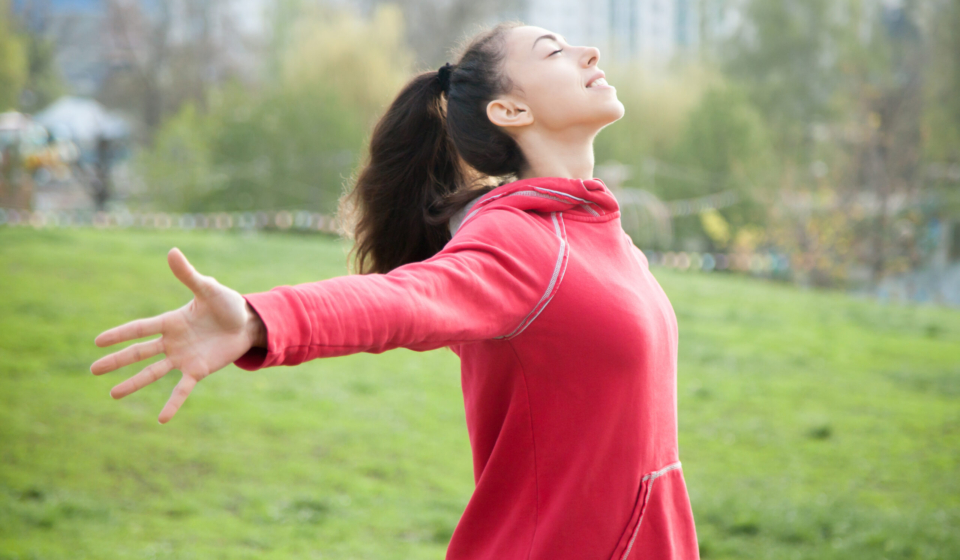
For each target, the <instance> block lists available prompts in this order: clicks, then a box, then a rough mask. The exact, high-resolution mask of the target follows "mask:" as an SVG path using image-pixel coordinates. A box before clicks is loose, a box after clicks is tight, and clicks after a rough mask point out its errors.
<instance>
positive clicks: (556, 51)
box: [550, 49, 563, 56]
mask: <svg viewBox="0 0 960 560" xmlns="http://www.w3.org/2000/svg"><path fill="white" fill-rule="evenodd" d="M558 52H563V49H557V50H555V51H553V52H552V53H550V56H553V55H555V54H557V53H558Z"/></svg>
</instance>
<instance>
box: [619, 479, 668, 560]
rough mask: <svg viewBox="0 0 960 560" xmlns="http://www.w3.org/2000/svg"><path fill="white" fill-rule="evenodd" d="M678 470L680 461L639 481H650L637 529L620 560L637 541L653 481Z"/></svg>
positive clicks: (624, 557) (621, 559)
mask: <svg viewBox="0 0 960 560" xmlns="http://www.w3.org/2000/svg"><path fill="white" fill-rule="evenodd" d="M679 468H680V461H677V462H676V463H673V464H671V465H667V466H666V467H663V468H662V469H660V470H659V471H654V472H652V473H650V474H647V475H644V477H643V478H641V479H640V482H643V481H645V480H649V481H650V485H649V486H648V487H647V494H646V496H644V497H643V504H642V505H641V506H640V507H642V508H643V511H641V512H640V519H638V520H637V527H636V528H635V529H634V530H633V536H631V537H630V544H628V545H627V550H626V551H625V552H624V553H623V556H621V557H620V560H626V558H627V556H628V555H629V554H630V550H631V549H632V548H633V541H635V540H636V539H637V535H639V534H640V524H641V523H643V514H644V513H646V512H647V501H648V500H649V499H650V493H651V492H652V491H653V481H654V480H656V479H658V478H660V477H661V476H663V475H664V474H666V473H668V472H670V471H672V470H675V469H679Z"/></svg>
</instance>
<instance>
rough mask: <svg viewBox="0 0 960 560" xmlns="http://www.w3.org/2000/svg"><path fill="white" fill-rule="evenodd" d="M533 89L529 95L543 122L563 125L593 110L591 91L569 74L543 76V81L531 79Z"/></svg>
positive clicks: (529, 99)
mask: <svg viewBox="0 0 960 560" xmlns="http://www.w3.org/2000/svg"><path fill="white" fill-rule="evenodd" d="M531 82H532V84H531V87H532V88H533V91H531V92H530V93H529V95H528V96H527V99H528V102H529V103H530V106H531V107H532V108H533V111H534V115H535V116H536V117H537V119H538V120H540V121H541V123H542V124H556V125H562V124H564V123H569V122H571V121H577V120H581V118H582V117H583V116H584V115H586V114H589V113H590V112H591V108H590V107H589V101H590V96H589V95H586V94H589V93H591V92H589V91H584V89H583V86H581V85H580V84H578V83H577V82H576V81H574V80H571V79H570V77H569V76H543V77H542V79H541V81H539V82H537V81H534V80H531Z"/></svg>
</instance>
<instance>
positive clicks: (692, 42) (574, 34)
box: [501, 0, 740, 67]
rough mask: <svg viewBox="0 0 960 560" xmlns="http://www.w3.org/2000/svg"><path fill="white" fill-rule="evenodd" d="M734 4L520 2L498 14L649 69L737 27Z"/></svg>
mask: <svg viewBox="0 0 960 560" xmlns="http://www.w3.org/2000/svg"><path fill="white" fill-rule="evenodd" d="M738 6H739V2H738V1H735V0H603V1H599V2H598V1H595V0H594V1H590V0H524V1H523V2H520V3H519V4H518V5H517V6H516V7H514V8H512V9H510V10H506V11H504V12H503V13H502V14H501V17H503V18H516V19H520V20H521V21H523V22H524V23H527V24H529V25H537V26H539V27H543V28H546V29H550V30H553V31H556V32H558V33H560V34H562V35H563V36H564V37H565V38H566V39H567V41H568V42H570V43H571V44H574V45H593V46H596V47H599V48H600V50H601V52H603V53H604V55H605V56H609V57H610V59H611V60H614V61H618V62H621V61H623V62H625V61H636V60H640V61H642V62H644V63H647V64H649V65H651V66H653V67H657V66H662V65H663V64H665V63H667V62H669V61H670V60H672V59H674V58H675V57H677V56H694V57H696V56H698V55H699V54H700V52H701V49H702V48H707V47H709V44H710V42H711V41H712V40H714V39H716V38H720V37H724V36H726V35H728V34H730V33H732V32H733V30H734V29H735V28H736V26H737V25H738V24H739V21H740V18H739V13H740V12H739V9H738Z"/></svg>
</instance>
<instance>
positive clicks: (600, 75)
mask: <svg viewBox="0 0 960 560" xmlns="http://www.w3.org/2000/svg"><path fill="white" fill-rule="evenodd" d="M604 76H606V74H604V73H603V71H599V72H597V73H596V74H594V75H593V76H591V77H590V79H589V80H587V87H592V86H593V85H594V82H597V81H598V80H599V83H598V84H597V85H608V84H607V81H606V80H605V79H604Z"/></svg>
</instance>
